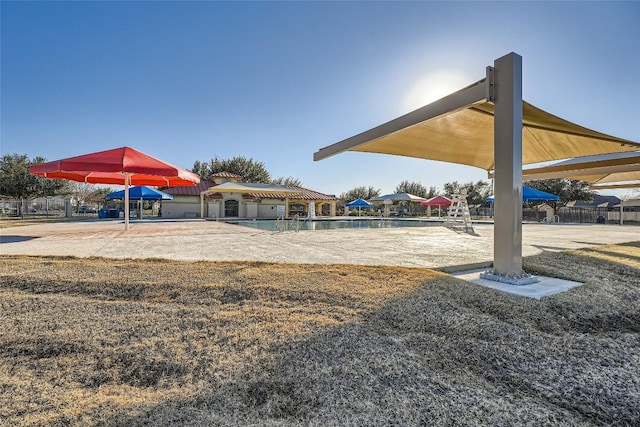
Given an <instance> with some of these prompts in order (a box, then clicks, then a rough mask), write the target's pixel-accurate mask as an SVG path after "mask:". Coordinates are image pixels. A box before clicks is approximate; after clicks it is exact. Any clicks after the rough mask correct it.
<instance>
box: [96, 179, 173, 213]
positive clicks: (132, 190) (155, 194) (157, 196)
mask: <svg viewBox="0 0 640 427" xmlns="http://www.w3.org/2000/svg"><path fill="white" fill-rule="evenodd" d="M124 196H125V194H124V190H120V191H114V192H113V193H109V194H107V195H106V196H105V199H107V200H124V198H125V197H124ZM172 199H173V196H172V195H171V194H167V193H164V192H162V191H160V190H156V189H154V188H150V187H147V186H144V185H140V186H137V187H129V200H138V201H139V202H138V203H139V206H140V208H139V210H138V212H140V213H141V212H142V201H143V200H156V201H157V200H172ZM140 216H142V215H140Z"/></svg>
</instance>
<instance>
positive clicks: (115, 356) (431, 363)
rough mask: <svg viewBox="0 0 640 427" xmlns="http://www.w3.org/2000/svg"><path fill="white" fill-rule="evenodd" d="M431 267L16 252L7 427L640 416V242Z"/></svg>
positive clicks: (4, 267)
mask: <svg viewBox="0 0 640 427" xmlns="http://www.w3.org/2000/svg"><path fill="white" fill-rule="evenodd" d="M525 266H526V268H527V269H528V270H529V271H533V272H537V273H539V274H545V275H551V276H556V277H562V278H568V279H573V280H580V281H584V282H586V285H584V286H580V287H577V288H574V289H572V290H571V291H569V292H566V293H563V294H559V295H555V296H552V297H546V298H543V299H542V300H540V301H537V300H533V299H529V298H525V297H520V296H515V295H509V294H504V293H500V292H497V291H493V290H490V289H485V288H482V287H479V286H476V285H473V284H469V283H466V282H464V281H461V280H457V279H455V278H452V277H451V276H449V275H446V274H443V273H438V272H434V271H431V270H422V269H409V268H389V267H359V266H351V265H329V266H326V265H292V264H270V263H249V262H220V263H215V262H197V263H186V262H171V261H165V260H144V261H140V260H111V259H102V258H90V259H79V258H61V257H59V258H53V257H26V256H2V257H0V282H1V285H0V331H1V332H0V425H7V426H9V425H10V426H16V425H34V426H35V425H42V426H44V425H47V426H48V425H61V426H62V425H64V426H68V425H74V426H75V425H77V426H90V425H104V426H122V425H153V426H173V425H260V426H264V425H341V426H342V425H368V426H373V425H465V426H467V425H532V426H539V425H575V426H585V425H621V426H625V425H628V426H632V425H640V374H639V372H640V242H637V243H632V244H624V245H611V246H601V247H596V248H593V249H588V250H586V249H585V250H575V251H568V252H561V253H558V252H553V253H551V252H549V253H543V254H541V255H538V256H535V257H531V258H528V259H526V260H525Z"/></svg>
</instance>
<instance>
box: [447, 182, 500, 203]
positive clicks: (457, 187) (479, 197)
mask: <svg viewBox="0 0 640 427" xmlns="http://www.w3.org/2000/svg"><path fill="white" fill-rule="evenodd" d="M443 188H444V194H445V196H447V197H451V196H453V195H454V194H460V192H461V191H462V190H463V189H466V190H467V203H468V204H469V205H481V204H483V203H486V202H487V197H489V196H490V195H491V192H492V188H491V184H489V183H488V182H486V181H482V180H478V181H477V182H475V183H474V182H467V183H466V184H459V183H458V181H453V182H447V183H445V184H444V186H443Z"/></svg>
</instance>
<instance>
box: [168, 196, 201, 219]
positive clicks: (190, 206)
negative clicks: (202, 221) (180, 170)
mask: <svg viewBox="0 0 640 427" xmlns="http://www.w3.org/2000/svg"><path fill="white" fill-rule="evenodd" d="M160 216H161V217H162V218H199V217H200V198H198V197H193V196H174V197H173V200H164V201H163V202H162V212H161V215H160Z"/></svg>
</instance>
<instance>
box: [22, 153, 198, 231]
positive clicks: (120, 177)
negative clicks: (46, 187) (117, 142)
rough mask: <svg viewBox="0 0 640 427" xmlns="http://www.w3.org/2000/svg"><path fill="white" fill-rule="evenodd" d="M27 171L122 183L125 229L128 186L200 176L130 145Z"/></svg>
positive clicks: (192, 181) (187, 181) (179, 182)
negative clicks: (123, 188)
mask: <svg viewBox="0 0 640 427" xmlns="http://www.w3.org/2000/svg"><path fill="white" fill-rule="evenodd" d="M29 173H31V174H32V175H36V176H41V177H45V178H51V179H68V180H70V181H78V182H86V183H90V184H118V185H124V187H125V191H124V194H125V230H128V229H129V191H128V190H129V186H130V185H151V186H172V187H173V186H188V185H196V184H198V183H199V182H200V176H199V175H197V174H195V173H193V172H189V171H188V170H186V169H182V168H180V167H178V166H174V165H172V164H170V163H167V162H164V161H162V160H160V159H156V158H155V157H153V156H150V155H148V154H145V153H141V152H140V151H137V150H135V149H133V148H130V147H121V148H115V149H112V150H106V151H99V152H96V153H91V154H85V155H82V156H76V157H69V158H67V159H62V160H55V161H52V162H48V163H40V164H37V165H33V166H31V167H29Z"/></svg>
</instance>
